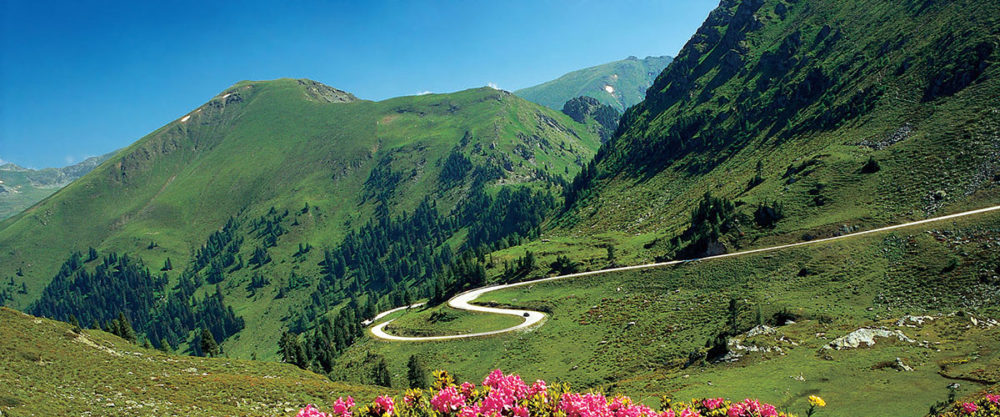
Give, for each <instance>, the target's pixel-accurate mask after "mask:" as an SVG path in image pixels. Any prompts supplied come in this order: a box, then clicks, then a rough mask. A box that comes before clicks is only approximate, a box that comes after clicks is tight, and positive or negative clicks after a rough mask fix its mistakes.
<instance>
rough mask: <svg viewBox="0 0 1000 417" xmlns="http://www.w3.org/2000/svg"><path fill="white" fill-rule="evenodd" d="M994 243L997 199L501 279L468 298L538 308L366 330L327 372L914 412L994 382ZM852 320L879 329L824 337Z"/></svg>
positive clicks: (836, 411) (433, 315)
mask: <svg viewBox="0 0 1000 417" xmlns="http://www.w3.org/2000/svg"><path fill="white" fill-rule="evenodd" d="M998 247H1000V212H997V211H993V212H989V213H986V214H982V215H977V216H969V217H964V218H959V219H956V220H954V221H942V222H937V223H933V224H924V225H918V226H915V227H910V228H904V229H898V230H893V231H888V232H882V233H874V234H868V235H862V236H857V237H853V238H846V239H843V240H836V241H829V242H821V243H816V244H815V246H812V245H810V246H799V247H794V248H787V249H781V250H777V251H773V252H765V253H756V254H749V255H747V256H743V257H731V258H722V259H714V260H704V261H697V262H688V263H682V264H679V265H674V266H670V267H663V268H651V269H645V270H632V271H624V272H614V273H608V274H601V275H591V276H585V277H579V278H572V279H564V280H554V281H549V282H542V283H536V284H533V285H530V286H522V287H516V288H508V289H504V290H500V291H495V292H490V293H488V294H485V295H484V296H483V297H480V298H479V299H477V300H476V302H477V303H480V304H481V305H484V306H502V307H507V308H514V309H529V310H534V311H544V312H545V313H546V314H547V318H546V319H545V321H544V322H542V324H541V325H539V326H537V327H534V328H532V329H530V330H528V331H519V332H511V333H504V334H499V335H495V336H489V337H479V338H470V339H459V340H449V341H433V342H387V341H384V340H378V339H375V338H373V337H371V336H370V334H366V337H365V338H363V339H362V340H361V341H359V342H357V343H356V344H355V345H354V346H352V347H351V348H350V349H348V350H347V352H346V353H344V354H343V355H342V356H341V357H340V358H339V359H338V360H337V366H336V367H335V369H336V371H335V374H334V375H335V378H336V379H337V380H343V381H355V382H360V381H368V379H367V378H366V375H368V374H370V369H371V368H372V367H373V365H374V362H373V361H371V360H366V358H370V357H384V358H385V359H386V361H387V362H388V363H389V366H390V371H391V372H392V373H395V374H402V373H404V372H405V370H406V363H407V360H408V358H409V357H410V356H411V355H416V356H417V357H419V358H421V360H422V361H423V363H424V364H425V365H426V366H428V367H429V368H431V369H448V370H449V371H450V372H452V373H453V374H454V375H455V376H456V378H457V379H464V378H470V377H471V376H474V375H481V374H482V373H484V372H488V371H489V370H491V369H496V368H500V369H510V370H512V371H516V372H521V373H522V374H523V375H524V376H525V377H527V378H529V380H531V379H535V378H541V379H545V380H554V379H560V380H562V381H565V382H568V383H570V384H572V386H573V387H576V389H585V390H589V389H593V390H598V391H602V392H619V391H620V392H627V393H630V394H632V395H634V396H641V397H644V398H654V399H655V398H660V397H661V396H664V395H666V396H668V397H670V398H674V399H676V400H681V399H685V398H697V397H703V396H722V397H729V398H734V397H736V398H740V397H745V396H747V397H754V398H760V399H761V400H762V401H766V402H769V403H772V404H777V405H780V406H781V407H782V408H784V409H787V410H791V411H794V412H804V411H805V410H806V409H807V408H808V405H807V404H806V398H807V397H808V396H809V395H819V396H821V397H823V398H824V399H826V401H827V402H828V403H829V404H830V406H829V407H828V408H827V409H823V410H821V412H822V415H824V416H844V417H847V416H857V415H879V416H889V415H891V416H912V417H920V416H923V415H925V413H926V412H927V409H928V407H929V406H930V405H932V404H934V403H936V402H937V401H940V400H944V399H945V398H947V393H948V389H947V388H946V387H947V386H948V385H949V384H951V383H953V382H959V383H960V384H961V387H960V389H959V391H958V392H959V394H960V395H964V394H966V393H972V392H977V391H980V390H982V389H984V388H989V387H992V388H991V389H994V390H995V389H996V388H998V387H1000V386H998V385H997V384H998V383H1000V344H998V343H997V340H1000V339H998V338H1000V323H998V322H997V320H1000V302H998V301H1000V251H998V250H997V248H998ZM605 265H607V263H605ZM395 317H396V319H395V321H393V326H394V329H392V332H394V333H392V334H397V335H407V336H410V335H420V336H429V335H448V334H457V333H472V332H479V331H485V330H494V329H497V328H500V327H503V326H505V325H510V324H506V323H504V322H492V323H491V322H490V321H488V320H486V319H482V318H476V317H469V313H467V312H463V311H457V310H453V309H449V308H430V309H427V310H423V309H412V310H409V311H404V312H400V313H397V315H396V316H395ZM389 318H393V317H389ZM758 325H763V326H761V327H758ZM491 326H494V327H491ZM859 329H885V330H887V331H889V332H890V333H889V335H890V337H873V338H871V341H872V344H870V345H868V344H866V343H863V342H858V344H857V345H856V346H855V347H853V348H852V347H849V345H848V344H844V343H840V344H839V345H838V344H837V343H838V342H837V339H839V338H842V337H844V336H847V335H849V334H852V333H854V332H855V331H857V330H859ZM896 332H900V333H902V335H903V336H905V339H900V338H898V337H896V336H895V335H896V334H897V333H896ZM864 333H865V331H862V332H860V334H859V335H861V336H863V335H864ZM883 334H884V333H883ZM720 336H721V338H720ZM856 340H859V341H860V340H864V337H861V338H858V339H856ZM840 342H843V340H841V341H840ZM723 346H725V349H723V348H722V347H723ZM831 346H840V347H839V348H836V347H831ZM828 347H829V348H828ZM897 358H898V359H897ZM898 363H902V364H903V365H905V366H906V367H904V366H902V365H899V364H898ZM907 368H909V370H908V369H907ZM918 394H919V395H918ZM802 415H804V413H803V414H802Z"/></svg>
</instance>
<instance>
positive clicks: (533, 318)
mask: <svg viewBox="0 0 1000 417" xmlns="http://www.w3.org/2000/svg"><path fill="white" fill-rule="evenodd" d="M995 210H1000V206H992V207H987V208H982V209H978V210H971V211H965V212H961V213H955V214H949V215H947V216H940V217H933V218H930V219H924V220H918V221H914V222H909V223H902V224H897V225H894V226H886V227H880V228H878V229H872V230H865V231H861V232H856V233H850V234H845V235H840V236H834V237H828V238H823V239H815V240H810V241H806V242H798V243H790V244H787V245H778V246H771V247H767V248H760V249H751V250H746V251H742V252H733V253H726V254H722V255H714V256H706V257H704V258H696V259H683V260H677V261H668V262H657V263H650V264H642V265H633V266H623V267H620V268H610V269H601V270H597V271H588V272H580V273H576V274H568V275H560V276H555V277H549V278H542V279H535V280H531V281H522V282H517V283H513V284H504V285H494V286H491V287H483V288H477V289H474V290H471V291H467V292H464V293H461V294H459V295H457V296H455V297H454V298H452V299H451V300H449V301H448V306H450V307H452V308H455V309H459V310H466V311H478V312H482V313H492V314H506V315H509V316H518V317H522V318H524V322H522V323H521V324H518V325H517V326H514V327H508V328H506V329H500V330H493V331H488V332H480V333H469V334H455V335H447V336H421V337H406V336H395V335H391V334H388V333H386V332H385V326H386V325H388V324H389V323H391V322H392V320H389V321H386V322H383V323H379V324H378V325H376V326H374V327H372V328H371V332H372V335H374V336H375V337H376V338H379V339H383V340H390V341H397V342H429V341H442V340H454V339H467V338H470V337H480V336H490V335H495V334H501V333H507V332H513V331H517V330H524V329H527V328H529V327H532V326H535V325H537V324H540V323H541V322H542V320H543V319H544V318H545V314H544V313H541V312H538V311H530V310H512V309H506V308H494V307H484V306H479V305H475V304H471V302H472V301H474V300H475V299H477V298H479V296H481V295H483V294H486V293H488V292H492V291H497V290H504V289H508V288H515V287H521V286H524V285H534V284H538V283H540V282H546V281H555V280H559V279H569V278H579V277H585V276H590V275H599V274H609V273H615V272H622V271H632V270H636V269H648V268H659V267H664V266H670V265H677V264H680V263H685V262H694V261H707V260H711V259H721V258H729V257H733V256H743V255H749V254H753V253H760V252H769V251H775V250H780V249H787V248H794V247H797V246H805V245H816V244H819V243H824V242H830V241H834V240H840V239H848V238H852V237H857V236H863V235H869V234H872V233H881V232H887V231H890V230H896V229H902V228H905V227H912V226H919V225H922V224H927V223H932V222H940V221H945V220H951V219H957V218H960V217H966V216H972V215H976V214H982V213H987V212H991V211H995ZM423 304H424V303H418V304H413V305H411V306H404V307H399V308H394V309H392V310H389V311H386V312H383V313H380V314H379V315H377V316H375V318H374V319H372V320H367V321H365V322H364V323H363V324H364V325H365V326H368V325H369V324H371V323H374V322H377V321H379V320H380V319H382V318H383V317H385V316H387V315H389V314H392V313H395V312H397V311H400V310H405V309H407V308H416V307H420V306H422V305H423Z"/></svg>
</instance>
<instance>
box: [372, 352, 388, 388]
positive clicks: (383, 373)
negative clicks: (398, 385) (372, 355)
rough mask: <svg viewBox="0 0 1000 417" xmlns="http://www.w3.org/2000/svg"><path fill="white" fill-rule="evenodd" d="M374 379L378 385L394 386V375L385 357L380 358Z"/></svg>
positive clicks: (373, 375) (374, 372)
mask: <svg viewBox="0 0 1000 417" xmlns="http://www.w3.org/2000/svg"><path fill="white" fill-rule="evenodd" d="M372 381H373V382H374V383H375V385H378V386H382V387H386V388H391V387H392V375H391V374H390V373H389V363H388V362H386V361H385V358H380V359H379V361H378V364H377V365H375V369H374V371H373V372H372Z"/></svg>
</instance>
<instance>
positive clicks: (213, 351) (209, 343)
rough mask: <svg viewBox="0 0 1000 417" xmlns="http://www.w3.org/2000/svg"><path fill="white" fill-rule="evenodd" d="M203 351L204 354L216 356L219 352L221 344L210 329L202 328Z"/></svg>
mask: <svg viewBox="0 0 1000 417" xmlns="http://www.w3.org/2000/svg"><path fill="white" fill-rule="evenodd" d="M201 352H202V354H203V355H206V356H211V357H213V358H214V357H216V356H217V355H218V354H219V344H218V343H216V342H215V336H212V332H210V331H208V329H201Z"/></svg>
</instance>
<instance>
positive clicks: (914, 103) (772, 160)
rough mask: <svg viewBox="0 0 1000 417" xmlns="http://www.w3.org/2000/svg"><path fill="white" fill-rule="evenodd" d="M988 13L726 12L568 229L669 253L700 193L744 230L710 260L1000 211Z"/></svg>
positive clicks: (595, 174)
mask: <svg viewBox="0 0 1000 417" xmlns="http://www.w3.org/2000/svg"><path fill="white" fill-rule="evenodd" d="M998 7H1000V6H998V5H997V4H996V3H995V2H982V1H959V2H947V3H934V2H897V3H891V4H890V3H879V4H878V6H877V7H868V6H861V5H860V4H855V3H852V2H825V1H800V2H783V1H739V2H723V3H722V5H720V7H719V8H718V9H716V10H715V11H713V12H712V13H711V15H710V16H709V17H708V19H707V20H706V21H705V23H704V25H703V26H702V27H701V28H699V29H698V31H697V32H696V33H695V34H694V36H693V37H692V38H691V40H690V41H688V43H687V44H686V45H685V47H684V48H683V49H682V50H681V52H680V53H679V54H678V56H677V58H676V59H675V60H674V62H673V63H672V64H671V65H670V66H669V67H668V68H667V69H666V70H665V71H663V73H662V74H660V75H659V76H658V77H657V78H656V81H655V83H654V84H653V86H652V87H650V89H649V91H648V92H647V94H646V99H645V101H643V102H642V103H641V104H639V105H637V106H635V107H633V108H631V109H630V110H628V111H627V112H626V113H625V114H624V115H623V116H622V118H621V126H620V127H619V129H618V133H619V134H618V135H617V136H616V137H614V138H612V139H611V140H610V141H609V142H608V143H607V144H606V145H605V146H604V147H602V149H601V150H600V151H599V152H598V154H597V156H596V157H595V159H594V161H593V162H592V163H591V164H590V166H589V168H588V169H587V170H586V172H585V173H584V175H581V176H580V177H578V178H577V179H576V181H575V182H574V186H573V187H572V190H571V193H570V194H569V199H570V200H571V201H572V206H571V208H570V209H569V211H568V212H567V214H566V215H565V216H564V217H563V218H562V219H561V221H562V222H563V224H564V225H566V227H567V228H569V229H570V230H588V231H608V232H614V233H622V234H627V235H635V234H637V233H638V234H649V236H650V238H649V239H653V237H654V236H655V237H664V238H666V239H662V240H660V241H657V242H655V243H650V242H646V243H644V244H645V245H648V247H647V248H646V249H649V250H648V251H647V252H646V254H648V255H647V256H655V255H661V256H667V257H669V256H672V254H673V255H676V254H677V253H678V252H677V251H679V250H681V249H683V248H684V247H686V246H687V244H688V243H692V241H691V240H690V239H688V238H690V237H692V236H690V233H693V232H695V231H694V230H690V232H689V235H688V236H682V237H681V239H680V240H678V241H675V242H673V243H671V242H669V241H668V239H671V238H673V237H675V236H680V235H681V234H682V233H684V232H685V231H687V230H689V229H688V226H689V225H688V223H689V219H690V218H691V216H690V213H691V210H692V209H693V208H694V207H695V205H696V203H697V202H698V201H700V200H702V197H703V195H704V194H705V193H706V192H711V194H712V195H713V196H716V197H723V198H725V199H726V200H729V201H732V202H733V204H735V206H736V210H735V213H742V214H743V215H746V216H748V218H749V219H748V220H747V219H745V220H743V221H742V222H741V223H740V222H737V223H732V224H731V226H734V227H732V228H730V227H723V228H724V229H731V230H732V231H733V233H730V234H728V237H723V238H722V239H721V242H720V243H721V244H722V245H723V247H717V248H716V250H732V249H734V248H737V247H740V246H747V245H760V244H762V243H765V242H767V241H770V240H772V238H770V237H769V236H775V235H777V236H785V237H786V239H787V238H793V239H794V240H797V239H798V238H799V237H801V236H812V237H819V236H829V235H832V234H834V233H838V231H839V230H842V229H844V228H845V227H846V228H850V227H854V225H863V227H870V226H874V225H879V224H888V223H892V222H896V221H899V220H902V219H919V218H923V217H925V216H930V215H933V214H946V213H948V212H954V211H959V210H961V209H963V208H967V207H979V206H984V205H988V204H989V203H991V202H996V201H998V196H1000V187H997V184H998V181H1000V165H998V162H997V161H998V158H997V157H998V155H1000V138H998V129H1000V112H998V111H997V108H996V106H995V105H994V102H995V100H993V98H995V97H997V96H1000V83H998V82H997V79H998V75H1000V66H997V65H996V64H995V62H996V61H997V57H998V53H1000V48H998V46H997V43H998V41H997V35H998V33H1000V23H998V22H1000V20H998V18H996V17H994V16H995V13H994V12H996V11H997V10H998ZM876 22H880V23H876ZM887 22H891V23H887ZM758 208H760V209H761V210H762V211H761V214H762V215H764V216H763V218H759V219H757V218H755V212H756V211H757V210H758ZM777 208H780V209H781V210H775V209H777ZM778 212H780V215H779V216H775V215H776V214H779V213H778ZM768 213H770V215H767V214H768ZM777 217H781V220H778V219H777ZM769 218H770V219H769ZM734 219H735V220H739V219H738V218H734ZM748 223H749V224H748ZM695 240H697V239H695ZM758 240H760V241H758ZM702 243H704V242H702Z"/></svg>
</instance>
